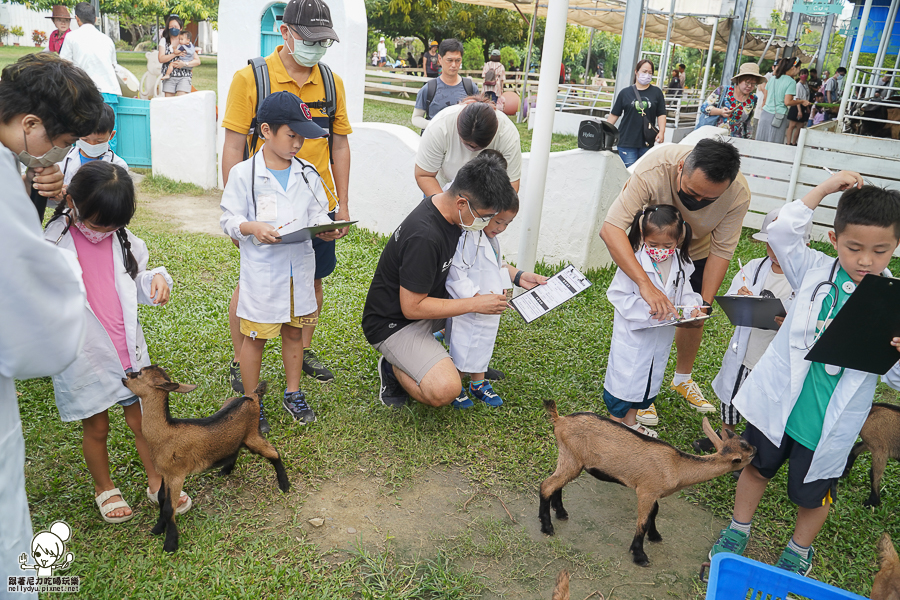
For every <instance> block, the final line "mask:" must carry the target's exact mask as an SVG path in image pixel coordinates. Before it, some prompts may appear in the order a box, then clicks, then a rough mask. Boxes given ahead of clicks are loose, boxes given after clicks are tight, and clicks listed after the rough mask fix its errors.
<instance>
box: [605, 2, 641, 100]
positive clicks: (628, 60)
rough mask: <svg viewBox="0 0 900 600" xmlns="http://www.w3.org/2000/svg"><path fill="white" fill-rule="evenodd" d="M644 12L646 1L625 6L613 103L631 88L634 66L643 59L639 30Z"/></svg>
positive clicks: (629, 3)
mask: <svg viewBox="0 0 900 600" xmlns="http://www.w3.org/2000/svg"><path fill="white" fill-rule="evenodd" d="M643 12H644V0H639V1H638V2H634V1H632V2H628V3H627V4H626V5H625V19H624V21H623V22H622V46H621V48H620V50H619V63H618V66H617V67H616V90H615V94H614V95H613V101H615V98H618V96H619V94H621V93H622V90H624V89H626V88H629V87H631V81H632V73H634V66H635V65H636V64H637V61H638V60H640V57H641V47H640V45H639V41H640V37H639V36H638V28H639V27H640V24H641V20H640V19H641V14H643Z"/></svg>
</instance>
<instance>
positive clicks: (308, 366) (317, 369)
mask: <svg viewBox="0 0 900 600" xmlns="http://www.w3.org/2000/svg"><path fill="white" fill-rule="evenodd" d="M303 372H304V373H306V374H307V375H309V376H310V377H312V378H313V379H315V380H316V381H321V382H323V383H328V382H329V381H334V373H332V372H331V371H329V370H328V367H326V366H325V365H323V364H322V361H320V360H319V357H317V356H316V353H315V352H313V351H312V350H310V349H309V348H307V349H306V350H304V351H303Z"/></svg>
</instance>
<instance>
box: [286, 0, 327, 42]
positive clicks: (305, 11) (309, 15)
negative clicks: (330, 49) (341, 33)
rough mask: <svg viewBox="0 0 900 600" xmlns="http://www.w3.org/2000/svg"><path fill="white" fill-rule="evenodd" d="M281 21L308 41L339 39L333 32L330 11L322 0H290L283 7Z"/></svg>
mask: <svg viewBox="0 0 900 600" xmlns="http://www.w3.org/2000/svg"><path fill="white" fill-rule="evenodd" d="M282 23H284V24H285V25H287V26H289V27H290V28H291V29H293V30H294V31H296V32H297V33H298V34H300V38H301V39H304V40H307V41H309V42H320V41H322V40H334V41H336V42H339V41H341V40H339V39H338V36H337V33H335V32H334V24H333V23H332V22H331V11H330V10H329V9H328V5H327V4H325V3H324V2H322V0H291V1H290V2H288V5H287V6H286V7H285V9H284V16H283V17H282Z"/></svg>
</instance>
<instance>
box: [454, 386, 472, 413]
mask: <svg viewBox="0 0 900 600" xmlns="http://www.w3.org/2000/svg"><path fill="white" fill-rule="evenodd" d="M450 406H452V407H453V408H458V409H465V408H472V407H473V406H475V403H474V402H472V401H471V400H469V397H468V396H467V395H466V388H462V389H460V390H459V396H457V397H456V400H454V401H453V402H452V403H451V404H450Z"/></svg>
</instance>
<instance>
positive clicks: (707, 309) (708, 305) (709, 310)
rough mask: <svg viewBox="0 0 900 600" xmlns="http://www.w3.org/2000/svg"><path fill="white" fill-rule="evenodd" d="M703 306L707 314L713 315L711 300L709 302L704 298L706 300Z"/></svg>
mask: <svg viewBox="0 0 900 600" xmlns="http://www.w3.org/2000/svg"><path fill="white" fill-rule="evenodd" d="M703 308H705V309H706V314H707V315H710V316H711V315H712V311H713V307H712V304H710V303H709V302H707V301H706V300H704V301H703Z"/></svg>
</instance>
